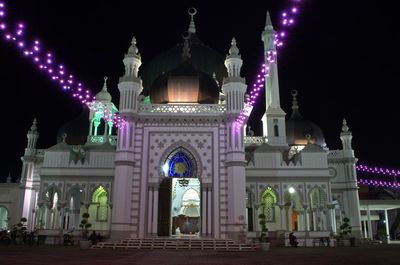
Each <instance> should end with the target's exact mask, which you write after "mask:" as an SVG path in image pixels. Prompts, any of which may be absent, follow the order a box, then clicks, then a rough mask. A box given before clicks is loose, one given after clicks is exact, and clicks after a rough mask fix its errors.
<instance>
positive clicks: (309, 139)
mask: <svg viewBox="0 0 400 265" xmlns="http://www.w3.org/2000/svg"><path fill="white" fill-rule="evenodd" d="M306 139H307V144H311V134H309V133H307V134H306Z"/></svg>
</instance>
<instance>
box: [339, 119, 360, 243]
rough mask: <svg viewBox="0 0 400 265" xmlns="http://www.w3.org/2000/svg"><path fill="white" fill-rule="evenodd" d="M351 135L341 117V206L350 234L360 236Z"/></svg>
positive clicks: (358, 201) (354, 160) (358, 204)
mask: <svg viewBox="0 0 400 265" xmlns="http://www.w3.org/2000/svg"><path fill="white" fill-rule="evenodd" d="M352 138H353V136H352V134H351V131H350V130H349V126H348V125H347V122H346V120H345V119H343V125H342V132H341V133H340V139H341V140H342V146H343V149H342V154H343V163H344V179H342V180H341V181H343V182H342V185H344V186H342V189H343V196H342V197H343V198H345V199H344V200H343V206H344V211H345V216H346V217H348V218H349V219H350V224H351V226H352V234H353V235H354V236H356V237H361V216H360V199H359V196H358V185H357V172H356V162H357V159H356V158H355V155H354V150H353V149H352V147H351V140H352Z"/></svg>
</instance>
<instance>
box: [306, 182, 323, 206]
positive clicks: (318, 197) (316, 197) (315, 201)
mask: <svg viewBox="0 0 400 265" xmlns="http://www.w3.org/2000/svg"><path fill="white" fill-rule="evenodd" d="M308 199H309V200H310V208H311V209H317V208H320V207H323V206H325V204H326V201H327V196H326V193H325V191H324V190H323V189H322V188H321V187H319V186H317V185H315V186H314V188H312V189H311V190H310V191H309V193H308Z"/></svg>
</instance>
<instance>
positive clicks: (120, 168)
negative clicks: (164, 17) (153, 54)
mask: <svg viewBox="0 0 400 265" xmlns="http://www.w3.org/2000/svg"><path fill="white" fill-rule="evenodd" d="M123 62H124V65H125V74H124V76H122V77H121V78H120V83H119V84H118V88H119V91H120V106H119V107H120V109H119V110H120V114H121V116H122V117H123V118H124V120H125V121H126V123H125V125H124V126H123V127H120V128H119V129H118V143H117V151H116V157H115V177H114V183H113V196H112V198H113V201H112V203H113V205H114V207H113V209H112V221H111V238H112V239H121V238H125V237H126V236H127V235H130V236H131V237H139V236H140V235H139V230H140V227H139V226H140V225H139V207H138V206H137V204H139V199H138V198H134V197H133V196H132V187H133V186H136V187H140V179H134V178H133V175H134V167H135V159H134V152H135V150H134V143H135V137H136V135H135V130H136V123H137V112H138V109H139V102H138V97H139V94H140V93H141V92H142V90H143V87H142V80H141V79H140V78H139V76H138V71H139V67H140V65H141V64H142V61H141V58H140V54H139V52H138V48H137V46H136V39H135V38H133V39H132V43H131V46H130V47H129V50H128V53H127V54H126V55H125V58H124V60H123ZM142 236H143V235H142Z"/></svg>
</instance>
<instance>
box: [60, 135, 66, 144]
mask: <svg viewBox="0 0 400 265" xmlns="http://www.w3.org/2000/svg"><path fill="white" fill-rule="evenodd" d="M61 137H62V141H63V143H66V140H67V134H66V133H63V134H62V136H61Z"/></svg>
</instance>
